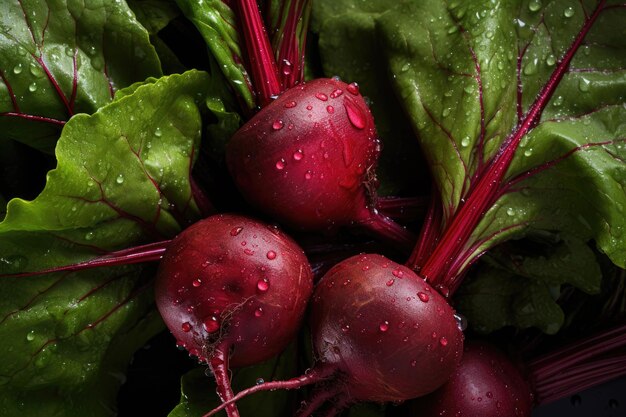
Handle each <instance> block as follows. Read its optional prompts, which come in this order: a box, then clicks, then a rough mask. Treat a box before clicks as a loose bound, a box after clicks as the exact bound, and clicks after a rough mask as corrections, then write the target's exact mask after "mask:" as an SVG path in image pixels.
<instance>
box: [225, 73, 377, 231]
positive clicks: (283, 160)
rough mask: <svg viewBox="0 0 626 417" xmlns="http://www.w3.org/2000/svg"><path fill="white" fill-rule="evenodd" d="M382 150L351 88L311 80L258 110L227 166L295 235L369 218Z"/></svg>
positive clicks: (253, 199) (252, 198)
mask: <svg viewBox="0 0 626 417" xmlns="http://www.w3.org/2000/svg"><path fill="white" fill-rule="evenodd" d="M379 151H380V146H379V142H378V137H377V134H376V128H375V126H374V120H373V118H372V115H371V113H370V111H369V109H368V107H367V105H366V103H365V100H364V99H363V97H362V96H361V94H360V93H359V90H358V87H357V86H356V84H350V85H348V84H346V83H344V82H342V81H339V80H336V79H324V78H323V79H316V80H313V81H310V82H307V83H304V84H300V85H297V86H295V87H293V88H291V89H289V90H287V91H286V92H284V93H283V94H281V95H280V96H279V97H278V98H277V99H276V100H275V101H274V102H272V103H271V104H269V105H268V106H267V107H265V108H263V109H262V110H261V111H260V112H259V113H258V114H257V115H256V116H255V117H253V118H252V119H251V120H250V121H249V122H248V123H246V124H245V125H244V126H243V127H242V128H241V129H239V131H237V133H235V135H234V136H233V137H232V138H231V140H230V142H229V143H228V147H227V152H226V158H227V163H228V168H229V170H230V173H231V175H232V177H233V178H234V180H235V182H236V184H237V187H238V188H239V190H240V192H241V193H242V194H243V195H244V197H245V198H246V199H247V200H248V201H249V202H250V203H251V204H252V205H254V206H255V207H257V208H259V209H261V210H262V211H264V212H265V213H268V214H269V215H271V216H273V217H274V218H275V219H278V220H279V221H280V222H281V223H282V224H286V225H289V226H290V227H292V228H296V229H300V230H319V229H326V228H333V227H335V226H341V225H347V224H349V223H351V222H353V221H359V220H362V219H368V218H369V217H370V216H371V215H370V213H369V209H368V204H369V201H368V200H369V198H370V197H371V196H370V195H369V192H370V190H373V189H374V188H375V185H374V183H375V180H374V168H375V165H376V162H377V159H378V155H379Z"/></svg>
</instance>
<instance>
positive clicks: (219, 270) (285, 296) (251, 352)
mask: <svg viewBox="0 0 626 417" xmlns="http://www.w3.org/2000/svg"><path fill="white" fill-rule="evenodd" d="M312 287H313V274H312V272H311V268H310V266H309V264H308V262H307V259H306V257H305V255H304V252H303V251H302V250H301V249H300V247H299V246H298V245H297V244H296V243H295V242H294V241H293V240H291V239H290V238H289V237H287V236H286V235H285V234H283V233H282V232H280V231H279V230H277V229H276V228H274V227H271V226H268V225H265V224H263V223H260V222H257V221H254V220H251V219H249V218H246V217H242V216H236V215H217V216H213V217H209V218H207V219H205V220H202V221H200V222H198V223H196V224H194V225H192V226H191V227H189V228H188V229H186V230H185V231H183V232H182V233H181V234H180V235H178V236H177V237H176V238H175V239H174V240H172V242H171V244H170V246H169V247H168V249H167V251H166V253H165V255H164V257H163V260H162V261H161V264H160V266H159V270H158V273H157V279H156V283H155V292H156V302H157V306H158V308H159V311H160V313H161V315H162V317H163V320H164V321H165V323H166V324H167V326H168V328H169V329H170V331H171V332H172V334H173V335H174V337H176V339H177V340H178V343H179V345H181V346H184V347H185V348H186V349H187V350H188V351H189V353H190V354H192V355H195V356H198V358H200V359H201V360H206V361H208V363H209V365H210V366H211V368H212V370H213V371H214V373H215V376H216V379H217V381H218V385H221V384H222V383H224V384H228V374H227V369H226V368H227V366H228V361H229V360H230V364H231V365H233V366H246V365H251V364H254V363H258V362H261V361H263V360H265V359H268V358H270V357H272V356H274V355H276V354H278V353H279V352H280V351H282V350H283V349H284V348H285V347H286V346H287V344H288V343H289V342H290V341H291V340H292V339H293V337H294V336H295V334H296V332H297V331H298V329H299V327H300V324H301V318H302V317H303V315H304V312H305V309H306V305H307V302H308V300H309V298H310V296H311V292H312ZM221 389H226V390H225V391H220V395H221V396H222V398H223V399H228V398H230V397H231V396H232V391H231V390H230V387H229V386H220V387H218V390H221Z"/></svg>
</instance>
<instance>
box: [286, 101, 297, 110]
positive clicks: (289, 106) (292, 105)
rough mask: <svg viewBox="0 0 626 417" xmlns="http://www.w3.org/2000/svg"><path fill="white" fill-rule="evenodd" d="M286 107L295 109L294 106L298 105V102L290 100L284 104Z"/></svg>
mask: <svg viewBox="0 0 626 417" xmlns="http://www.w3.org/2000/svg"><path fill="white" fill-rule="evenodd" d="M283 107H285V108H286V109H293V108H294V107H296V102H295V101H288V102H286V103H285V104H284V106H283Z"/></svg>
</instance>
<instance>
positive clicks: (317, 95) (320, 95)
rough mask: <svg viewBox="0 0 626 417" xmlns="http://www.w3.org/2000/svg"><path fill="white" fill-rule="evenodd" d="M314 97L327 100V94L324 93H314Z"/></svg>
mask: <svg viewBox="0 0 626 417" xmlns="http://www.w3.org/2000/svg"><path fill="white" fill-rule="evenodd" d="M315 98H317V99H318V100H322V101H328V96H327V95H326V94H324V93H316V94H315Z"/></svg>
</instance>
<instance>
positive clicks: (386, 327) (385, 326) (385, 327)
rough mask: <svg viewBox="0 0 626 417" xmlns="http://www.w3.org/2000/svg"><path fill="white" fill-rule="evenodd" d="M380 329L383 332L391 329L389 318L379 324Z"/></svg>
mask: <svg viewBox="0 0 626 417" xmlns="http://www.w3.org/2000/svg"><path fill="white" fill-rule="evenodd" d="M378 329H379V330H380V331H381V332H386V331H387V330H389V322H388V321H387V320H385V321H383V322H381V323H380V325H379V326H378Z"/></svg>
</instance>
